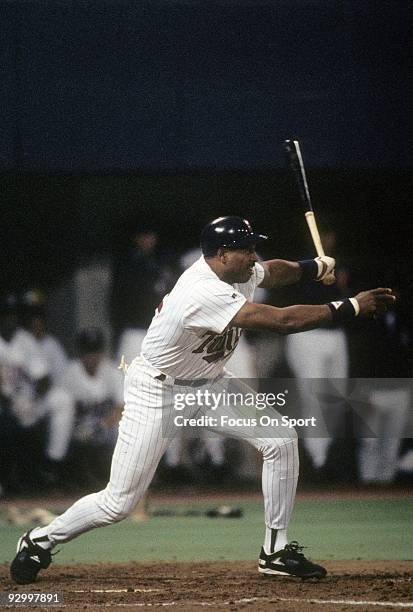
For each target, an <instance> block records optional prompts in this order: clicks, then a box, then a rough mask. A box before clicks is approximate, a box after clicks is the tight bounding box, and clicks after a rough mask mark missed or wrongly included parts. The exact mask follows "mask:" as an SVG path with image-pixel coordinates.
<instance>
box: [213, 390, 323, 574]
mask: <svg viewBox="0 0 413 612" xmlns="http://www.w3.org/2000/svg"><path fill="white" fill-rule="evenodd" d="M220 385H223V388H224V389H225V390H226V391H227V392H229V393H233V394H242V395H243V396H244V397H246V395H247V394H249V395H250V394H254V390H253V389H251V388H250V387H248V386H247V385H245V384H244V383H243V382H242V381H239V380H236V379H233V378H231V379H229V380H226V381H225V382H223V383H219V384H217V385H215V386H214V387H213V391H215V392H219V391H220V388H219V387H220ZM221 390H222V388H221ZM266 414H267V415H270V416H271V418H272V419H277V418H278V419H279V421H281V415H280V414H279V413H278V412H276V411H275V410H274V409H273V408H271V409H270V410H266ZM261 415H262V412H259V411H256V410H255V409H252V408H250V407H249V406H245V405H242V404H241V405H240V404H238V400H237V405H231V406H228V405H226V406H224V405H220V407H219V408H218V409H217V410H215V411H214V416H215V418H216V419H217V422H218V425H217V426H213V427H211V429H212V431H213V432H215V433H216V432H218V433H221V434H223V435H228V436H231V437H234V438H237V439H241V440H245V441H246V442H248V443H249V444H251V445H252V446H254V448H256V449H257V450H259V451H260V453H261V454H262V458H263V469H262V491H263V495H264V510H265V539H264V545H263V548H262V550H261V555H260V571H262V572H263V573H268V574H283V575H294V576H301V577H311V576H314V577H322V576H324V575H325V573H326V572H325V570H324V568H321V567H320V566H318V565H315V564H313V563H310V562H309V561H308V560H307V559H305V557H304V556H303V555H302V554H301V552H300V551H301V549H300V547H299V546H298V545H296V543H294V544H293V545H289V544H288V539H287V529H288V525H289V522H290V518H291V513H292V510H293V507H294V501H295V494H296V488H297V480H298V472H299V458H298V445H297V434H296V432H295V430H294V429H288V430H286V428H279V427H277V426H274V425H273V424H270V425H266V424H265V425H261V424H260V418H261ZM222 417H226V418H224V419H223V418H222ZM250 418H255V419H256V423H257V424H256V425H255V422H251V421H250V420H249V419H250ZM244 423H245V425H244ZM251 423H252V424H251ZM274 568H275V569H274Z"/></svg>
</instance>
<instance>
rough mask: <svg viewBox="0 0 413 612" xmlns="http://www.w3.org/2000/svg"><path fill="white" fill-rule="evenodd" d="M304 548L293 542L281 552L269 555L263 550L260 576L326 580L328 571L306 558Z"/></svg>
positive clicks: (259, 567) (259, 569)
mask: <svg viewBox="0 0 413 612" xmlns="http://www.w3.org/2000/svg"><path fill="white" fill-rule="evenodd" d="M303 548H304V547H303V546H300V545H299V544H298V542H295V541H294V542H291V544H287V545H286V546H284V548H282V549H281V550H278V551H277V552H273V553H271V554H270V555H267V554H266V553H265V551H264V548H261V552H260V557H259V559H258V571H259V572H260V574H267V575H274V576H296V577H298V578H303V579H304V578H324V576H326V574H327V570H326V569H325V568H324V567H322V566H321V565H316V564H315V563H312V562H311V561H309V560H308V559H306V558H305V556H304V555H303V553H302V552H301V551H302V549H303Z"/></svg>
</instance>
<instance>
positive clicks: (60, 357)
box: [22, 289, 68, 385]
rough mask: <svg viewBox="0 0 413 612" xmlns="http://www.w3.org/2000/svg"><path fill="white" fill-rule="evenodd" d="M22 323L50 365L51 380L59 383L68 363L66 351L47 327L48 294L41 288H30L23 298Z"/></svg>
mask: <svg viewBox="0 0 413 612" xmlns="http://www.w3.org/2000/svg"><path fill="white" fill-rule="evenodd" d="M22 324H23V326H24V328H25V329H26V330H27V331H28V332H29V333H31V334H32V336H33V337H34V339H35V340H36V343H37V346H38V348H39V349H40V352H41V353H42V355H43V357H44V359H45V360H46V362H47V365H48V371H49V376H50V379H51V382H52V383H53V384H55V385H57V384H58V383H59V381H60V378H61V376H62V374H63V372H64V370H65V368H66V366H67V364H68V357H67V355H66V352H65V350H64V348H63V346H62V344H61V343H60V342H59V340H58V339H57V338H56V336H54V335H52V334H51V333H50V332H49V330H48V328H47V303H46V296H45V295H44V294H43V292H41V291H40V290H39V289H28V290H27V291H25V292H24V293H23V298H22Z"/></svg>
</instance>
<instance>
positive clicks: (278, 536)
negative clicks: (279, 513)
mask: <svg viewBox="0 0 413 612" xmlns="http://www.w3.org/2000/svg"><path fill="white" fill-rule="evenodd" d="M286 544H288V540H287V530H286V529H270V528H269V527H265V541H264V551H265V554H266V555H270V554H271V553H273V552H276V551H277V550H281V549H282V548H284V546H285V545H286Z"/></svg>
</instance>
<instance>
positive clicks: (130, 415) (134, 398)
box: [11, 365, 173, 583]
mask: <svg viewBox="0 0 413 612" xmlns="http://www.w3.org/2000/svg"><path fill="white" fill-rule="evenodd" d="M163 401H165V395H164V389H163V386H162V383H161V382H159V381H157V380H155V379H154V378H153V376H151V375H149V374H147V373H146V372H145V369H144V368H142V367H138V366H137V365H132V366H131V367H130V368H129V370H128V373H127V381H126V385H125V402H126V403H125V409H124V412H123V415H122V419H121V421H120V425H119V436H118V441H117V443H116V447H115V451H114V454H113V458H112V466H111V474H110V481H109V483H108V485H107V487H106V488H105V489H104V490H103V491H100V492H98V493H92V494H91V495H86V496H85V497H83V498H81V499H79V500H78V501H77V502H75V503H74V504H73V505H72V506H71V507H70V508H69V509H68V510H66V512H64V513H63V514H62V515H61V516H58V517H57V518H56V519H54V520H53V521H52V522H51V523H50V524H49V525H47V526H46V527H40V528H36V529H34V530H33V531H31V532H29V534H25V535H24V536H23V538H21V540H20V541H19V544H18V554H17V555H16V557H15V559H14V561H13V563H12V566H11V576H12V579H13V580H15V581H16V582H19V583H28V582H32V581H33V580H34V579H35V577H36V575H37V573H38V571H39V569H41V568H43V567H47V566H48V565H49V564H50V561H51V558H50V550H51V549H52V548H53V547H54V546H56V545H57V544H60V543H63V542H68V541H69V540H72V539H73V538H75V537H77V536H78V535H80V534H82V533H85V532H87V531H90V530H91V529H94V528H96V527H102V526H104V525H108V524H110V523H115V522H118V521H121V520H122V519H124V518H125V517H126V516H128V514H129V513H130V512H132V510H133V509H134V508H135V506H136V504H137V503H138V501H139V499H140V498H141V497H142V495H143V494H144V493H145V491H146V489H147V488H148V486H149V484H150V482H151V480H152V478H153V475H154V473H155V470H156V467H157V465H158V463H159V461H160V459H161V457H162V454H163V453H164V451H165V449H166V447H167V445H168V444H169V442H170V437H169V438H168V437H167V432H168V431H169V424H170V421H169V417H170V419H172V418H173V412H172V408H171V406H164V407H162V402H163ZM34 550H36V554H34V552H33V551H34ZM42 550H44V551H45V552H44V554H43V552H42ZM37 553H39V554H37ZM36 555H37V556H38V557H39V559H40V560H39V562H38V563H37V562H36V560H33V557H34V556H36Z"/></svg>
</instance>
